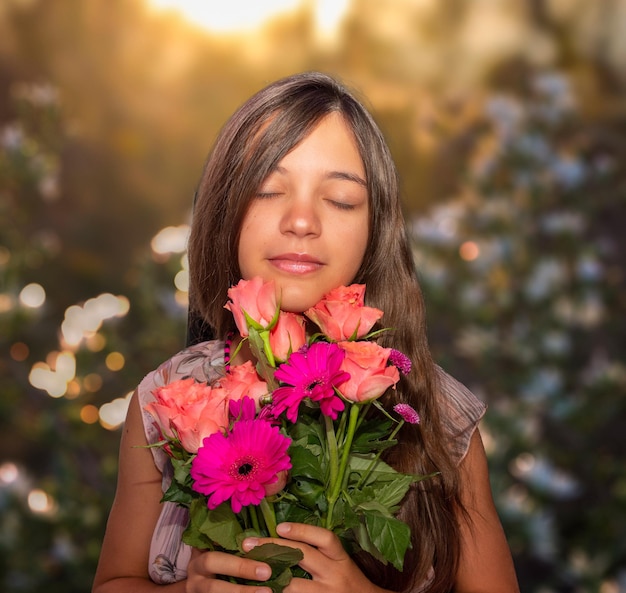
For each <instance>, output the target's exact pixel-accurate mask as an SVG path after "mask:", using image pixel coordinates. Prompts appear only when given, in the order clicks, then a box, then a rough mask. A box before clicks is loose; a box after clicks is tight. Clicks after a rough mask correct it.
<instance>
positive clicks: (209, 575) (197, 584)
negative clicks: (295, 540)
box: [185, 549, 272, 593]
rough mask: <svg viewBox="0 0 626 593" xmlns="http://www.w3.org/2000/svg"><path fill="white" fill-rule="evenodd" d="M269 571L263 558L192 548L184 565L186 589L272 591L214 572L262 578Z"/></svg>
mask: <svg viewBox="0 0 626 593" xmlns="http://www.w3.org/2000/svg"><path fill="white" fill-rule="evenodd" d="M271 574H272V570H271V568H270V567H269V566H268V565H267V564H265V563H264V562H257V561H256V560H248V559H246V558H241V557H239V556H236V555H235V554H228V553H225V552H201V551H200V550H196V549H194V550H193V552H192V554H191V560H190V561H189V565H188V567H187V584H186V589H185V591H186V593H252V592H254V593H272V590H271V589H270V588H269V587H260V586H258V585H256V586H246V585H238V584H236V583H230V582H228V581H224V580H221V579H218V578H217V575H224V576H232V577H239V578H244V579H251V580H257V581H265V580H267V579H268V578H269V577H270V575H271Z"/></svg>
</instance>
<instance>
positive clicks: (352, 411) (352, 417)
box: [325, 404, 361, 529]
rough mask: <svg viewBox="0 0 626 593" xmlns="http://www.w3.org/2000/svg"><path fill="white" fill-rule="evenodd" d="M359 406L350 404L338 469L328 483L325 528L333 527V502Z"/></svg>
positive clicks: (350, 445) (348, 457)
mask: <svg viewBox="0 0 626 593" xmlns="http://www.w3.org/2000/svg"><path fill="white" fill-rule="evenodd" d="M360 411H361V410H360V408H359V405H358V404H352V405H351V406H350V418H349V420H348V430H347V432H346V437H345V439H344V442H343V445H342V450H341V464H340V465H339V471H338V472H337V476H336V479H335V480H334V482H331V484H330V496H329V497H328V514H327V515H326V525H325V527H326V528H327V529H332V527H333V511H334V510H335V503H336V502H337V499H338V498H339V494H340V493H341V489H342V487H343V480H344V477H345V474H346V468H347V467H348V460H349V459H350V449H351V448H352V439H353V438H354V432H355V430H356V425H357V421H358V419H359V412H360Z"/></svg>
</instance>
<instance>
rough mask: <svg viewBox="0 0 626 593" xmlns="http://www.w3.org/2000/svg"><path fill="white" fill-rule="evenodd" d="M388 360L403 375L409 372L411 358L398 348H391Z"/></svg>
mask: <svg viewBox="0 0 626 593" xmlns="http://www.w3.org/2000/svg"><path fill="white" fill-rule="evenodd" d="M389 362H390V363H391V364H392V365H393V366H394V367H396V368H397V369H398V370H399V371H400V372H401V373H402V374H403V375H408V374H409V373H410V372H411V360H410V359H409V357H408V356H406V355H405V354H403V353H402V352H400V350H395V349H394V348H392V349H391V353H390V354H389Z"/></svg>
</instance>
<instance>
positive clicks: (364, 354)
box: [337, 342, 400, 402]
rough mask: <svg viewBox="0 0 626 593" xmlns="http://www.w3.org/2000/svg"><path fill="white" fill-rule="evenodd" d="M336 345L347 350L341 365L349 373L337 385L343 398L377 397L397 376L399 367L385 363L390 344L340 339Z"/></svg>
mask: <svg viewBox="0 0 626 593" xmlns="http://www.w3.org/2000/svg"><path fill="white" fill-rule="evenodd" d="M338 346H339V347H340V348H341V349H342V350H344V351H345V353H346V357H345V358H344V360H343V362H342V363H341V369H342V370H343V371H346V372H348V373H350V378H349V379H348V380H347V381H345V382H344V383H340V384H339V385H337V389H338V390H339V391H340V393H341V395H343V397H344V398H345V399H347V400H349V401H352V402H365V401H369V400H373V399H376V398H378V397H380V396H381V395H382V394H383V393H385V391H387V389H388V388H389V387H392V386H394V385H395V384H396V383H397V382H398V381H399V380H400V373H399V372H398V369H397V368H396V367H395V366H389V365H388V364H387V361H388V359H389V354H390V352H391V349H390V348H383V347H382V346H379V345H378V344H375V343H374V342H340V343H339V344H338Z"/></svg>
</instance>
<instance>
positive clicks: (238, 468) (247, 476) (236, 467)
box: [229, 456, 259, 481]
mask: <svg viewBox="0 0 626 593" xmlns="http://www.w3.org/2000/svg"><path fill="white" fill-rule="evenodd" d="M258 466H259V462H258V460H257V459H254V458H251V457H249V456H248V457H244V458H241V457H240V458H239V459H237V461H236V462H235V463H233V464H232V465H231V466H230V471H229V474H230V476H231V477H232V478H235V479H236V480H246V481H249V480H251V479H254V475H255V474H256V470H257V468H258Z"/></svg>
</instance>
